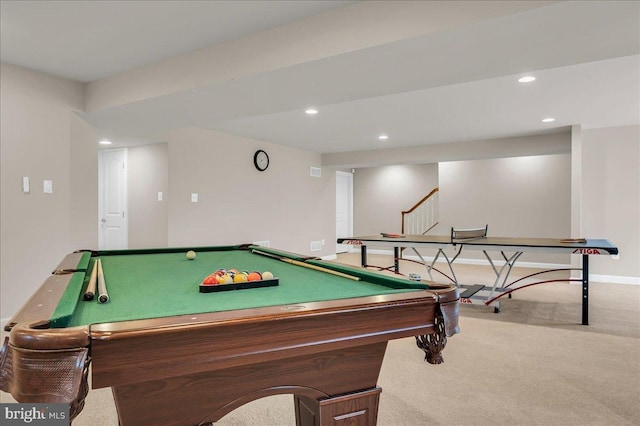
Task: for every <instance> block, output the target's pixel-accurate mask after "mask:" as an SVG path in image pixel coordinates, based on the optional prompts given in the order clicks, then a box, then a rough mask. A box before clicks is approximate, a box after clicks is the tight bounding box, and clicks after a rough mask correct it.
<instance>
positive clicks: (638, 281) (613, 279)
mask: <svg viewBox="0 0 640 426" xmlns="http://www.w3.org/2000/svg"><path fill="white" fill-rule="evenodd" d="M367 253H370V254H382V255H387V256H393V251H391V250H380V249H377V250H376V249H373V250H372V249H367ZM423 257H424V259H425V260H426V261H428V262H431V261H433V256H423ZM404 258H405V259H408V260H415V261H418V262H421V260H420V258H419V257H418V256H415V255H413V256H404ZM436 263H446V261H445V260H444V259H442V258H438V261H437V262H436ZM455 263H460V264H463V265H481V266H489V261H487V260H486V259H462V258H458V259H456V262H455ZM504 263H505V262H504V260H495V261H494V264H495V265H496V266H502V265H504ZM516 266H518V267H523V268H535V269H560V268H571V265H569V264H563V263H538V262H517V263H516ZM589 281H591V282H603V283H612V284H631V285H640V277H627V276H622V275H602V274H589Z"/></svg>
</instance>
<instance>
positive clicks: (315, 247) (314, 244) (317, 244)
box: [311, 241, 322, 251]
mask: <svg viewBox="0 0 640 426" xmlns="http://www.w3.org/2000/svg"><path fill="white" fill-rule="evenodd" d="M320 250H322V241H311V251H320Z"/></svg>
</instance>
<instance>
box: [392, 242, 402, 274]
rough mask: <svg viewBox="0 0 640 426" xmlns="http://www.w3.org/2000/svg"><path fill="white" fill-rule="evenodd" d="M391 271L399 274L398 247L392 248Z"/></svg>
mask: <svg viewBox="0 0 640 426" xmlns="http://www.w3.org/2000/svg"><path fill="white" fill-rule="evenodd" d="M393 271H394V272H395V273H396V274H399V273H400V247H394V248H393Z"/></svg>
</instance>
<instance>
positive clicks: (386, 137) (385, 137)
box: [378, 135, 389, 141]
mask: <svg viewBox="0 0 640 426" xmlns="http://www.w3.org/2000/svg"><path fill="white" fill-rule="evenodd" d="M378 139H380V140H381V141H386V140H387V139H389V136H387V135H380V136H378Z"/></svg>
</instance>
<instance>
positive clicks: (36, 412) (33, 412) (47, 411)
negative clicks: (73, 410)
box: [0, 404, 69, 426]
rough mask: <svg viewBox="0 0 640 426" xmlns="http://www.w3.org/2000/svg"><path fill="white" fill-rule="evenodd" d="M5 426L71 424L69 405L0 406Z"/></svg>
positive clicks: (0, 416) (0, 415) (56, 425)
mask: <svg viewBox="0 0 640 426" xmlns="http://www.w3.org/2000/svg"><path fill="white" fill-rule="evenodd" d="M0 419H2V420H3V422H2V424H3V425H39V426H59V425H65V426H66V425H68V424H69V405H68V404H0Z"/></svg>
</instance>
